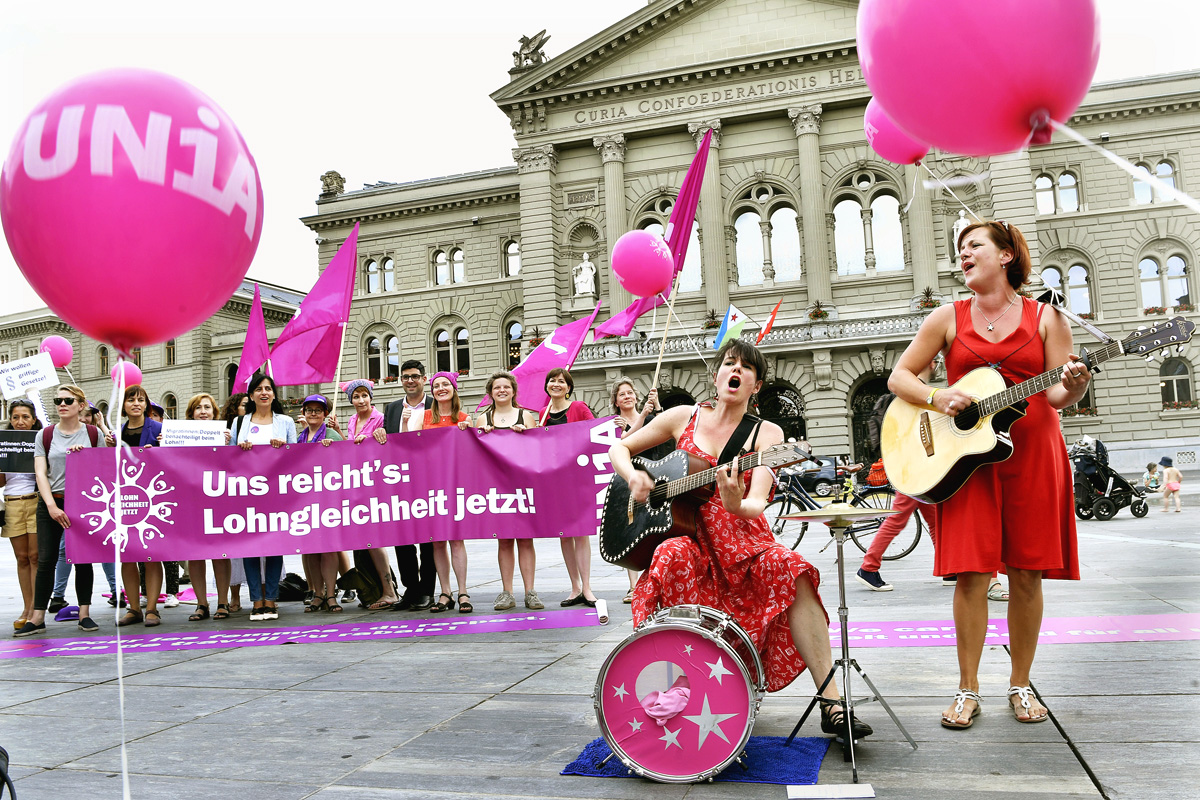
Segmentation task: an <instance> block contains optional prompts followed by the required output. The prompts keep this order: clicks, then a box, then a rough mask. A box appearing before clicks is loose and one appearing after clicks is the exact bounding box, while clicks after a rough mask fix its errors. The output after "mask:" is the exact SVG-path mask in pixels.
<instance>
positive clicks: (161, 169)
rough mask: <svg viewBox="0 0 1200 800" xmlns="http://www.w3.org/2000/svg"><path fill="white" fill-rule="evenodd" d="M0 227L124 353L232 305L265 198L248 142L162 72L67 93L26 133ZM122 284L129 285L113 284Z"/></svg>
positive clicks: (203, 99) (12, 162)
mask: <svg viewBox="0 0 1200 800" xmlns="http://www.w3.org/2000/svg"><path fill="white" fill-rule="evenodd" d="M0 217H2V218H3V223H4V234H5V236H6V237H7V238H8V245H9V248H10V249H11V250H12V253H13V257H14V258H15V259H16V261H17V265H18V266H19V267H20V268H21V272H22V273H24V275H25V279H26V280H27V281H29V283H30V285H31V286H32V287H33V289H34V291H36V292H37V293H38V295H39V296H40V297H41V298H42V300H44V301H45V302H46V305H48V306H50V308H51V310H53V311H54V312H55V313H56V314H58V315H59V316H60V317H62V318H63V319H64V320H66V321H67V322H68V323H70V324H71V325H72V326H74V327H75V328H77V329H79V330H80V331H82V332H83V333H85V334H87V335H88V336H91V337H92V338H93V339H98V340H100V341H103V342H109V343H111V344H113V345H115V346H116V347H117V348H118V349H120V350H124V351H128V350H130V349H131V348H133V347H140V346H143V345H149V344H155V343H157V342H163V341H166V340H167V339H171V338H174V337H175V336H178V335H179V334H181V333H184V332H185V331H187V330H190V329H191V328H194V327H196V326H197V325H199V324H200V323H201V322H203V321H204V320H206V319H208V318H209V317H210V316H212V315H213V314H214V313H215V312H216V311H217V310H218V309H220V308H221V306H222V305H224V304H225V302H226V301H227V300H228V299H229V297H230V296H231V295H232V294H233V292H234V291H235V290H236V289H237V288H238V286H239V285H240V284H241V281H242V278H243V277H245V274H246V269H247V268H248V267H249V266H250V261H251V260H252V259H253V258H254V251H255V250H256V249H257V247H258V240H259V236H260V235H261V233H262V220H263V194H262V187H261V184H260V181H259V178H258V169H257V167H256V166H255V164H254V159H253V157H252V156H251V155H250V151H249V150H248V149H247V148H246V143H245V142H244V141H243V139H242V136H241V134H240V133H238V130H237V128H236V127H235V126H234V124H233V120H231V119H230V118H229V117H228V116H227V115H226V114H225V112H224V111H222V110H221V109H220V107H219V106H218V105H217V104H216V103H214V102H213V101H212V100H211V99H210V98H209V97H207V96H206V95H204V94H203V93H202V92H200V91H199V90H198V89H196V88H195V87H193V86H190V85H189V84H187V83H184V82H183V81H181V80H178V79H177V78H172V77H170V76H168V75H163V74H161V73H157V72H149V71H146V70H132V69H125V70H112V71H108V72H98V73H95V74H92V75H87V76H85V77H82V78H79V79H77V80H75V81H73V82H71V83H69V84H67V85H65V86H63V87H61V88H60V89H58V90H57V91H55V92H54V93H53V94H51V95H50V96H49V97H47V98H46V99H45V100H43V101H42V102H41V103H39V104H38V105H37V107H35V108H34V109H33V112H32V113H31V114H30V115H29V117H28V118H27V119H26V120H25V122H24V123H22V125H21V127H20V128H19V129H18V130H17V135H16V138H15V139H14V140H13V144H12V149H11V150H10V151H9V154H8V158H7V160H6V161H5V162H4V171H3V174H2V175H0ZM114 281H118V282H120V283H121V284H122V285H123V286H124V287H125V288H122V289H110V288H105V287H109V286H112V285H113V282H114ZM130 287H133V288H130Z"/></svg>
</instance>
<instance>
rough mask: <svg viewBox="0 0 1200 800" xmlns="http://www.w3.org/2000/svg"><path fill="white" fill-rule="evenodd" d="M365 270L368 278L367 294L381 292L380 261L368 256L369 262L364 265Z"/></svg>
mask: <svg viewBox="0 0 1200 800" xmlns="http://www.w3.org/2000/svg"><path fill="white" fill-rule="evenodd" d="M363 271H364V272H365V273H366V278H367V294H379V262H377V261H376V260H375V259H373V258H368V259H367V263H366V264H364V265H363Z"/></svg>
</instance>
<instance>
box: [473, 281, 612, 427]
mask: <svg viewBox="0 0 1200 800" xmlns="http://www.w3.org/2000/svg"><path fill="white" fill-rule="evenodd" d="M602 305H603V303H596V307H595V308H594V309H593V310H592V313H591V315H590V316H587V317H583V318H581V319H577V320H575V321H574V322H568V323H567V324H566V325H559V326H558V327H557V328H555V329H554V330H552V331H551V332H550V335H549V336H547V337H546V338H545V339H543V340H542V342H541V344H539V345H538V346H537V347H536V348H534V351H533V352H532V353H530V354H529V355H527V356H525V360H523V361H522V362H521V363H520V364H517V366H515V367H513V371H512V374H513V377H514V378H516V379H517V388H518V393H517V400H518V402H519V403H520V405H521V406H522V407H523V408H532V409H539V408H542V407H543V406H545V405H546V404H547V403H549V402H550V397H549V396H548V395H547V394H546V388H545V387H546V373H548V372H549V371H550V370H552V369H554V368H555V367H563V368H565V369H570V368H571V365H572V364H574V363H575V357H576V356H578V355H579V349H580V348H581V347H583V343H584V340H585V339H587V334H588V331H589V330H591V329H592V323H593V322H595V321H596V315H597V314H599V313H600V306H602ZM489 402H491V401H490V399H489V398H488V397H487V396H485V397H484V398H483V402H482V403H480V404H479V408H483V407H484V406H486V405H487V404H488V403H489Z"/></svg>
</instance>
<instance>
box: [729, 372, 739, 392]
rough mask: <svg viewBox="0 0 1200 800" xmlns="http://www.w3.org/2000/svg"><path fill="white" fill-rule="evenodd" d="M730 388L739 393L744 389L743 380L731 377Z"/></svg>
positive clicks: (735, 376) (734, 376)
mask: <svg viewBox="0 0 1200 800" xmlns="http://www.w3.org/2000/svg"><path fill="white" fill-rule="evenodd" d="M729 388H730V389H733V390H734V391H737V390H738V389H740V388H742V379H741V378H739V377H738V376H737V375H731V376H730V377H729Z"/></svg>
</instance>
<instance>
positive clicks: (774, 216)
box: [733, 183, 801, 286]
mask: <svg viewBox="0 0 1200 800" xmlns="http://www.w3.org/2000/svg"><path fill="white" fill-rule="evenodd" d="M733 235H734V237H735V241H734V257H735V259H736V261H737V282H738V285H739V286H754V285H757V284H761V283H763V282H764V281H796V280H800V273H801V265H800V261H801V255H800V253H801V250H800V229H799V228H798V227H797V216H796V209H795V208H794V206H793V204H792V200H791V198H790V197H789V196H788V195H787V194H786V193H785V192H784V191H783V190H781V189H778V188H776V187H775V186H773V185H771V184H769V183H760V184H758V185H756V186H752V187H751V188H749V189H747V190H746V191H745V192H744V193H743V194H742V196H741V197H739V198H738V201H737V206H736V207H735V209H734V212H733Z"/></svg>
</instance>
